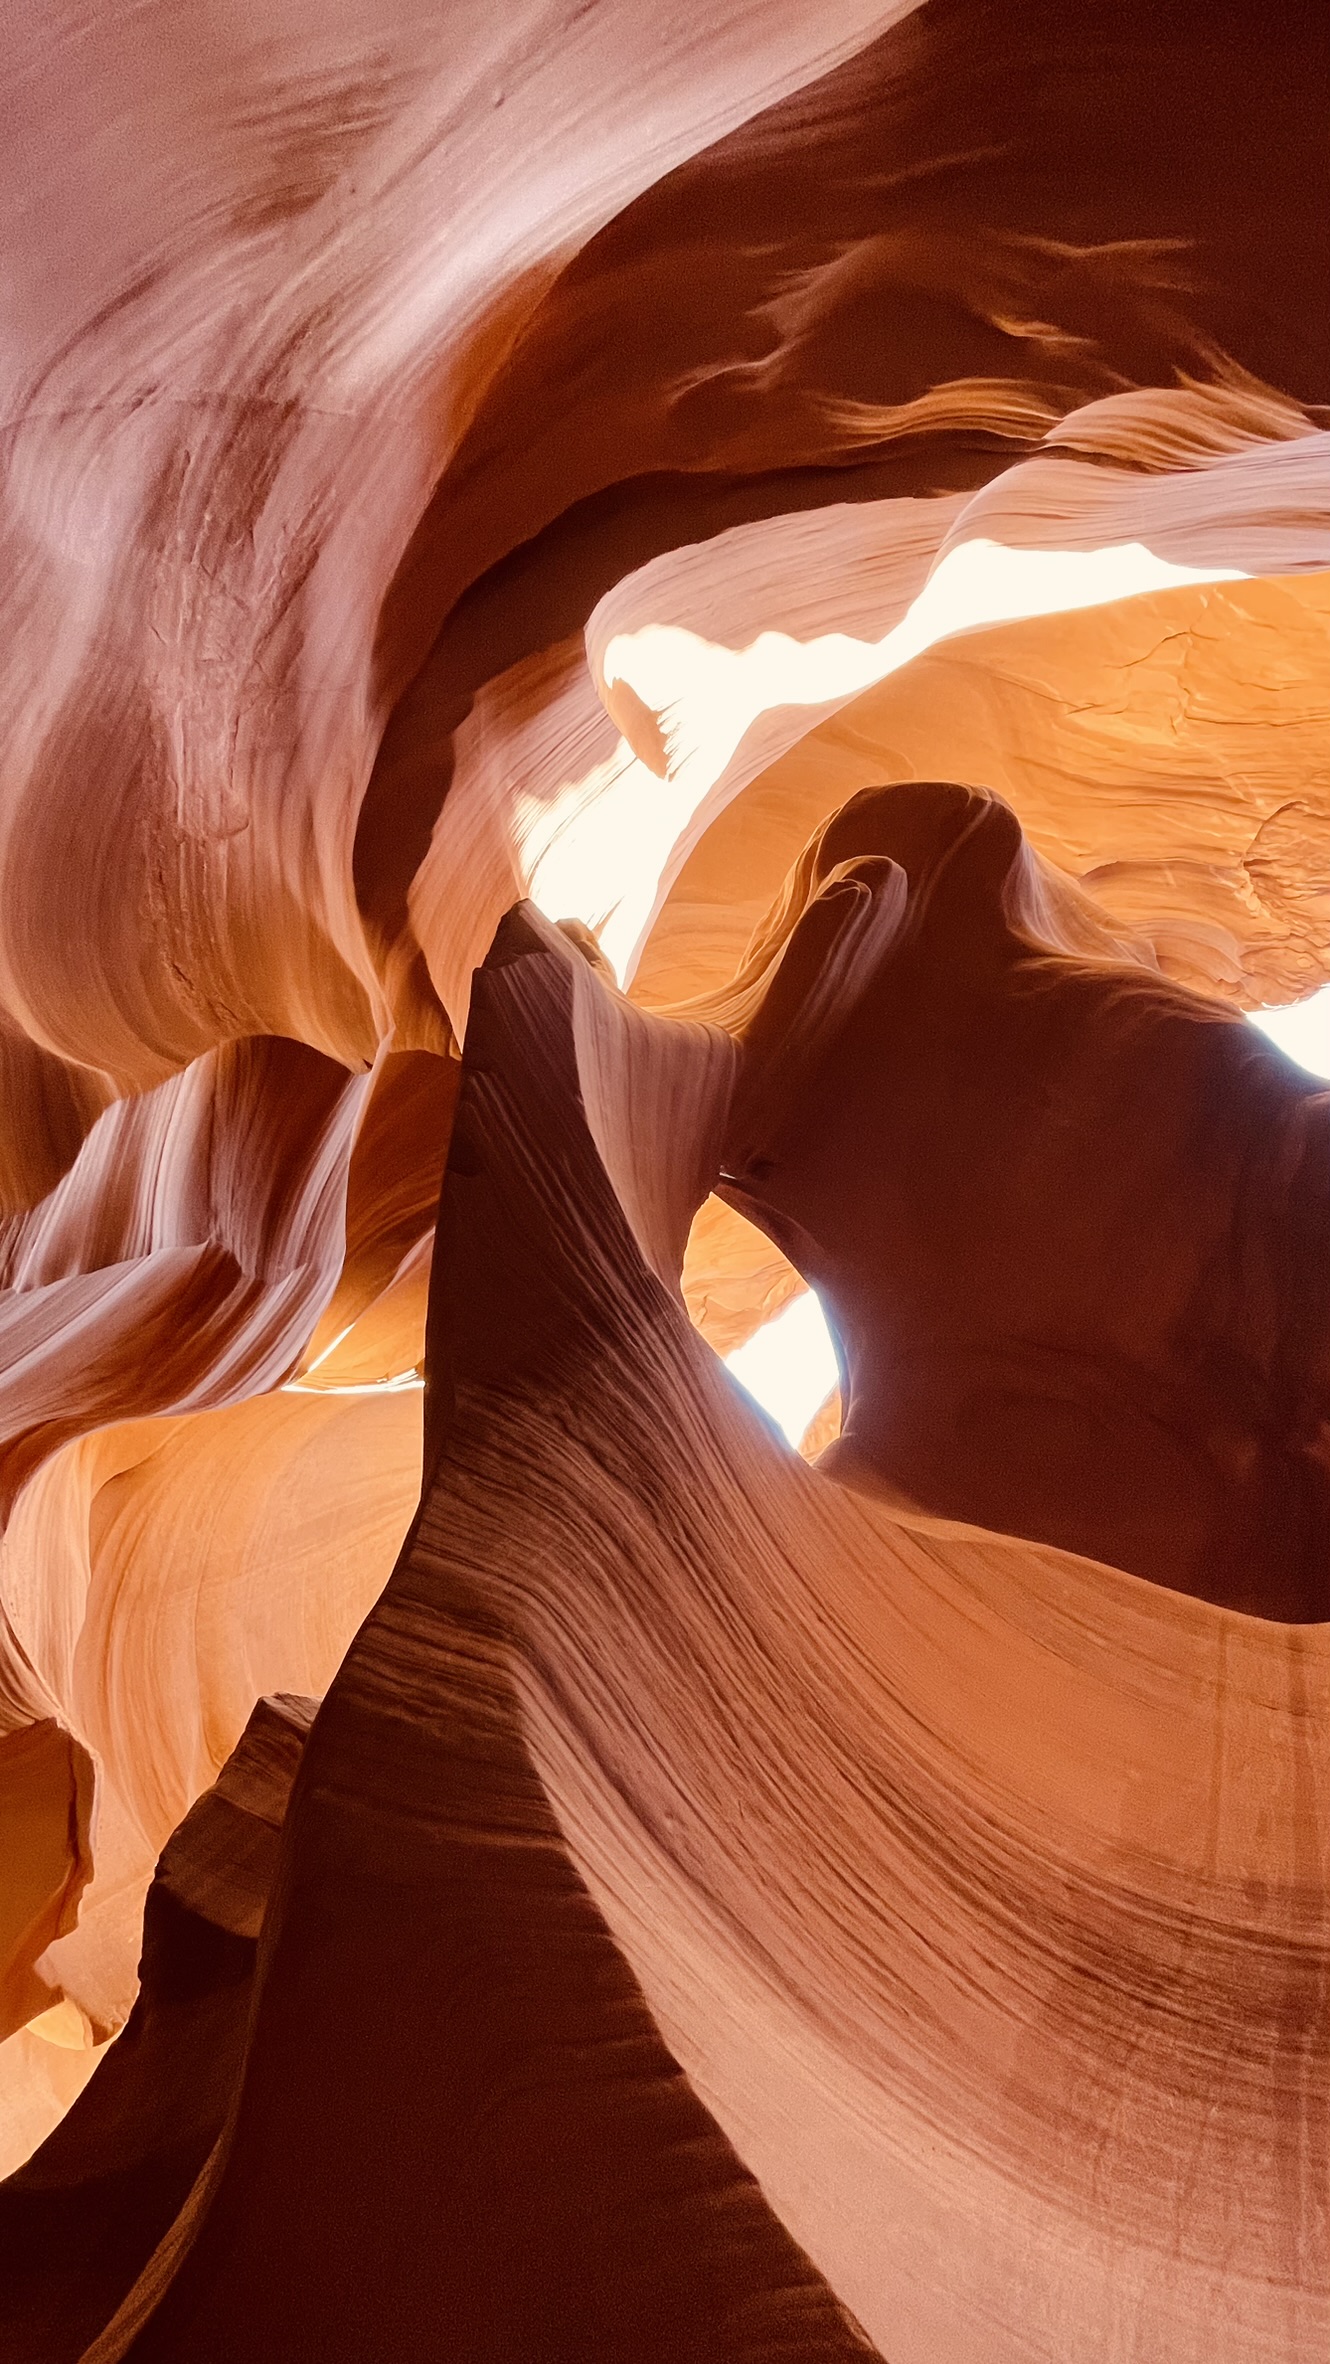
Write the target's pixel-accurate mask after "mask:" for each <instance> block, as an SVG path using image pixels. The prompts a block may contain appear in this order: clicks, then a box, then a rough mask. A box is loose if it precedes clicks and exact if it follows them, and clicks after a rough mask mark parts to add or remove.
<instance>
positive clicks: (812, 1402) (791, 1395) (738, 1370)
mask: <svg viewBox="0 0 1330 2364" xmlns="http://www.w3.org/2000/svg"><path fill="white" fill-rule="evenodd" d="M725 1368H726V1370H727V1371H732V1372H733V1374H734V1376H735V1378H736V1379H737V1380H738V1381H739V1384H740V1386H741V1387H744V1388H746V1389H747V1391H748V1393H749V1395H751V1396H753V1397H754V1398H755V1400H756V1401H757V1402H758V1403H759V1404H760V1405H761V1406H762V1409H763V1411H764V1412H769V1413H770V1415H771V1417H772V1419H773V1420H774V1421H775V1423H776V1425H777V1427H778V1428H783V1429H784V1431H785V1434H786V1436H787V1437H788V1438H789V1440H790V1443H791V1444H792V1445H797V1444H798V1442H799V1439H800V1437H801V1436H802V1435H803V1433H804V1430H805V1429H806V1428H807V1426H808V1423H809V1421H810V1420H811V1419H812V1417H813V1414H814V1413H815V1412H816V1411H818V1410H819V1409H820V1407H821V1406H822V1405H823V1404H824V1403H825V1402H826V1400H827V1397H828V1396H829V1395H830V1393H831V1390H832V1388H833V1387H835V1386H836V1385H837V1383H838V1381H839V1379H840V1369H839V1366H838V1364H837V1362H836V1349H835V1347H834V1346H833V1345H832V1342H831V1332H830V1330H829V1329H828V1328H827V1317H826V1315H825V1314H824V1313H823V1311H822V1308H821V1306H820V1304H819V1303H818V1301H817V1298H816V1297H815V1296H814V1294H813V1291H812V1290H811V1289H808V1290H806V1291H805V1292H804V1294H803V1296H801V1297H796V1298H795V1299H794V1301H793V1303H792V1304H790V1305H786V1306H783V1307H782V1308H781V1311H780V1312H779V1313H778V1314H777V1315H776V1317H775V1319H774V1321H769V1322H766V1323H764V1324H763V1326H762V1328H761V1329H760V1330H759V1331H758V1332H757V1334H756V1336H755V1337H753V1338H750V1339H748V1340H747V1342H746V1344H744V1345H743V1346H739V1347H736V1348H735V1351H734V1353H733V1354H727V1355H726V1357H725Z"/></svg>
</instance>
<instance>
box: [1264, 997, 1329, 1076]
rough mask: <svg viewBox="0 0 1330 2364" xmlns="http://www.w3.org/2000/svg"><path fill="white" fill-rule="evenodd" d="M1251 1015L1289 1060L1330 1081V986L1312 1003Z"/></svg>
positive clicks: (1299, 1003)
mask: <svg viewBox="0 0 1330 2364" xmlns="http://www.w3.org/2000/svg"><path fill="white" fill-rule="evenodd" d="M1249 1014H1250V1016H1251V1022H1252V1024H1253V1026H1259V1027H1260V1029H1261V1032H1262V1034H1268V1035H1269V1037H1270V1040H1271V1042H1273V1043H1278V1045H1279V1048H1280V1050H1281V1051H1282V1052H1283V1053H1284V1056H1285V1057H1286V1058H1288V1059H1296V1060H1297V1062H1298V1065H1299V1067H1305V1068H1307V1070H1308V1071H1309V1073H1310V1074H1312V1075H1323V1076H1325V1077H1326V1078H1327V1079H1328V1080H1330V985H1323V986H1322V987H1321V990H1320V992H1319V993H1313V994H1312V996H1311V998H1310V1000H1308V1001H1295V1002H1290V1003H1289V1004H1288V1006H1287V1007H1286V1008H1285V1009H1282V1010H1255V1011H1252V1012H1251V1013H1249Z"/></svg>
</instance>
